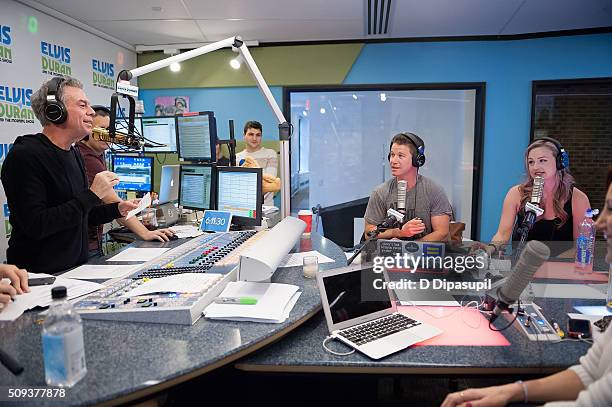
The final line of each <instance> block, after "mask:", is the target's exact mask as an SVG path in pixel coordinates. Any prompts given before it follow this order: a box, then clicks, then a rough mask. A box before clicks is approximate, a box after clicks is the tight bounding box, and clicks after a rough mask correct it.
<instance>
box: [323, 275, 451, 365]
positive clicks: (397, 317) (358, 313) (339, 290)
mask: <svg viewBox="0 0 612 407" xmlns="http://www.w3.org/2000/svg"><path fill="white" fill-rule="evenodd" d="M383 281H385V282H388V281H389V278H388V276H387V274H386V272H384V273H375V272H374V271H373V269H372V267H364V266H362V265H355V266H349V267H342V268H337V269H333V270H327V271H323V272H320V273H318V274H317V283H318V285H319V291H320V293H321V301H322V303H323V312H324V313H325V319H326V320H327V327H328V328H329V332H330V333H331V335H332V337H334V338H337V339H339V340H340V341H342V342H344V343H346V344H347V345H349V346H351V347H353V348H355V349H356V350H358V351H359V352H362V353H364V354H365V355H367V356H369V357H370V358H372V359H380V358H382V357H385V356H387V355H390V354H392V353H395V352H397V351H400V350H402V349H405V348H407V347H409V346H410V345H414V344H415V343H418V342H422V341H424V340H426V339H429V338H432V337H434V336H436V335H439V334H441V333H442V331H441V330H440V329H438V328H436V327H433V326H430V325H426V324H424V323H421V322H419V321H416V320H414V319H412V318H410V317H407V316H405V315H402V314H400V313H399V312H397V305H396V301H395V299H394V297H393V293H392V291H391V290H389V289H386V288H382V289H381V288H376V287H381V286H382V284H381V283H382V282H383Z"/></svg>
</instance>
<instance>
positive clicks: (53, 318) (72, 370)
mask: <svg viewBox="0 0 612 407" xmlns="http://www.w3.org/2000/svg"><path fill="white" fill-rule="evenodd" d="M51 298H53V303H52V304H51V309H50V311H49V313H48V314H47V317H46V318H45V322H44V323H43V329H42V345H43V356H44V361H45V381H46V382H47V385H49V386H56V387H72V386H74V385H75V384H76V383H77V382H78V381H79V380H81V379H82V378H83V376H85V373H87V367H86V366H85V347H84V345H83V324H82V323H81V317H80V316H79V314H78V313H77V312H76V311H75V310H74V308H72V305H71V304H70V303H69V302H68V301H67V291H66V287H54V288H53V289H52V290H51Z"/></svg>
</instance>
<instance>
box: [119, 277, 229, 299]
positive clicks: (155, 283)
mask: <svg viewBox="0 0 612 407" xmlns="http://www.w3.org/2000/svg"><path fill="white" fill-rule="evenodd" d="M220 277H221V274H215V273H207V274H202V273H184V274H175V275H172V276H166V277H160V278H153V279H151V280H149V281H147V282H145V283H142V284H141V285H139V286H138V287H136V288H134V289H133V290H132V291H130V292H128V293H126V294H125V296H126V297H137V296H139V295H146V294H152V293H199V292H202V291H204V290H206V289H208V288H209V287H210V286H211V285H212V284H214V283H215V282H216V281H217V280H218V279H219V278H220Z"/></svg>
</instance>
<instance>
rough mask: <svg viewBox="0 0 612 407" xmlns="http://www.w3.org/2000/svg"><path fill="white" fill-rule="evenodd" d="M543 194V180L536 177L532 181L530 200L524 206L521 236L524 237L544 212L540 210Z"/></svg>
mask: <svg viewBox="0 0 612 407" xmlns="http://www.w3.org/2000/svg"><path fill="white" fill-rule="evenodd" d="M543 193H544V178H543V177H541V176H539V175H538V176H537V177H535V178H534V179H533V189H532V190H531V200H530V201H529V202H527V203H526V204H525V219H523V224H522V225H521V235H524V236H525V237H526V236H527V234H528V233H529V231H530V230H531V228H532V227H533V224H534V223H535V220H536V218H537V217H538V216H540V215H542V214H543V213H544V210H543V209H542V208H540V202H542V194H543Z"/></svg>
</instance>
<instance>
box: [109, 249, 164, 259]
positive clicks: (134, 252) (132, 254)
mask: <svg viewBox="0 0 612 407" xmlns="http://www.w3.org/2000/svg"><path fill="white" fill-rule="evenodd" d="M168 250H170V248H169V247H167V248H158V247H128V248H127V249H125V250H124V251H122V252H121V253H119V254H117V255H116V256H113V257H111V258H110V259H108V260H106V261H141V262H145V261H149V260H152V259H154V258H156V257H157V256H159V255H161V254H163V253H165V252H167V251H168Z"/></svg>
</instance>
